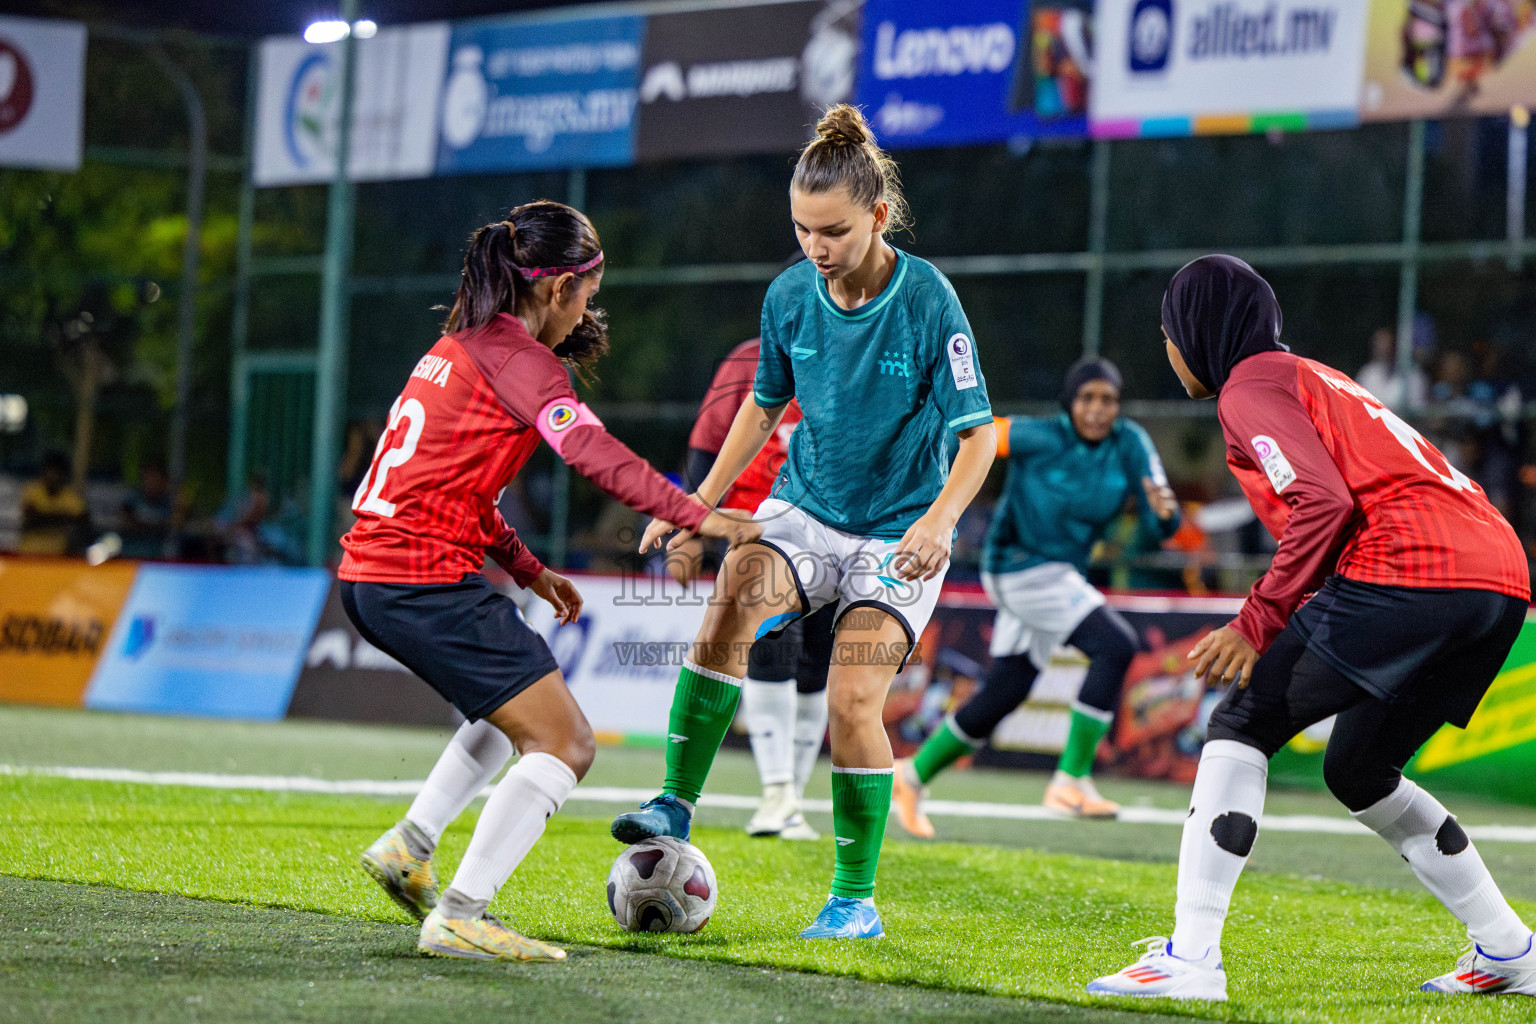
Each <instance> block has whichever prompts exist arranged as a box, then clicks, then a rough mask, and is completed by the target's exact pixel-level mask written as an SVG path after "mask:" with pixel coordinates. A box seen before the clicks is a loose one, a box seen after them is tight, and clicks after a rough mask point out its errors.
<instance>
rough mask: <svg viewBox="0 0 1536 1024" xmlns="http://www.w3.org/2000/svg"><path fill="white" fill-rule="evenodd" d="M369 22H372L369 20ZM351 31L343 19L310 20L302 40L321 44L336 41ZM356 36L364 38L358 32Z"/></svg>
mask: <svg viewBox="0 0 1536 1024" xmlns="http://www.w3.org/2000/svg"><path fill="white" fill-rule="evenodd" d="M369 24H372V22H370V23H369ZM351 32H352V27H351V26H350V25H348V24H347V23H346V22H345V21H337V20H329V21H315V22H311V23H310V25H309V27H308V28H306V29H305V30H304V41H305V42H306V43H314V44H316V45H323V44H325V43H338V42H340V41H341V40H343V39H345V38H347V36H348V35H350V34H351ZM358 38H360V39H361V38H364V37H363V36H362V35H361V34H359V36H358Z"/></svg>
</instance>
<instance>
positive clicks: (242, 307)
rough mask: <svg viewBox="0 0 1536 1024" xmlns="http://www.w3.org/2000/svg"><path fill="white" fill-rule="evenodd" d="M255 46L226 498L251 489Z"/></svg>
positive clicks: (233, 316) (248, 94)
mask: <svg viewBox="0 0 1536 1024" xmlns="http://www.w3.org/2000/svg"><path fill="white" fill-rule="evenodd" d="M257 52H258V51H257V49H256V46H255V44H252V46H251V47H250V48H249V49H248V50H247V51H246V53H247V60H249V61H250V63H249V65H248V67H247V71H246V76H245V79H246V86H245V90H246V91H245V170H244V172H243V173H242V175H241V177H240V221H239V228H238V233H237V235H236V238H235V301H234V309H233V310H232V311H231V313H230V323H229V348H230V359H229V375H230V380H229V465H228V466H226V467H225V499H226V500H228V499H230V498H233V497H234V496H235V495H237V494H239V493H240V491H241V489H242V488H243V487H245V470H246V466H245V460H246V452H247V451H248V445H249V438H248V437H247V436H246V435H247V431H249V429H250V425H249V424H250V410H251V377H250V367H249V366H248V365H247V364H246V360H245V349H246V345H247V343H248V342H249V341H250V335H251V236H252V234H253V233H254V232H255V224H256V183H255V181H254V179H253V178H252V177H251V175H252V171H253V169H254V167H255V161H256V90H257V88H258V85H259V83H260V80H261V76H260V73H259V70H258V60H257Z"/></svg>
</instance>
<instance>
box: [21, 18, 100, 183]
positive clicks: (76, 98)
mask: <svg viewBox="0 0 1536 1024" xmlns="http://www.w3.org/2000/svg"><path fill="white" fill-rule="evenodd" d="M84 109H85V26H84V25H80V24H76V23H75V22H72V21H43V20H41V19H38V18H12V17H0V167H35V168H38V169H39V170H47V171H74V170H78V169H79V167H80V153H81V145H82V144H81V127H80V125H81V121H82V119H83V116H84Z"/></svg>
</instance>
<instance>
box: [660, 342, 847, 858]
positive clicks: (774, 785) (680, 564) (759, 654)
mask: <svg viewBox="0 0 1536 1024" xmlns="http://www.w3.org/2000/svg"><path fill="white" fill-rule="evenodd" d="M759 344H760V340H759V339H757V338H753V339H752V340H751V341H744V342H742V343H741V344H740V345H737V346H736V347H735V348H733V349H731V351H730V353H729V354H727V355H726V357H725V359H723V360H722V361H721V363H720V365H719V367H717V368H716V369H715V376H714V379H713V380H711V381H710V384H709V391H708V392H707V393H706V394H705V396H704V401H703V402H702V403H700V406H699V416H698V419H697V420H695V421H694V424H693V430H692V431H691V432H690V433H689V435H688V465H687V477H688V481H687V482H688V486H689V489H690V490H695V491H696V490H697V489H698V487H699V485H700V484H702V483H703V482H704V480H705V478H706V477H708V476H709V471H710V470H711V469H712V468H714V465H715V459H716V457H717V456H719V454H720V449H721V447H722V446H724V444H725V439H726V436H727V435H728V434H729V433H730V431H731V424H732V423H734V422H735V420H736V414H737V413H738V412H740V411H741V407H742V404H743V403H745V402H747V401H750V400H751V398H752V381H753V378H754V377H755V376H756V375H757V356H758V346H759ZM800 416H801V413H800V403H799V402H796V401H794V400H791V401H790V403H789V405H788V406H786V407H785V409H784V418H783V419H781V420H780V421H779V425H778V426H777V427H776V428H774V431H773V433H771V434H769V435H768V440H767V441H766V442H765V443H764V445H763V450H762V451H760V452H758V453H757V456H756V457H755V458H753V460H752V461H751V463H749V464H748V466H747V468H746V469H745V470H744V471H743V472H742V474H741V476H739V477H737V478H736V482H735V483H733V484H732V485H731V487H730V489H729V490H727V491H726V492H725V496H724V497H723V498H721V499H720V507H721V508H729V509H741V510H743V511H745V512H747V513H752V512H756V511H757V507H758V506H759V505H761V504H762V503H763V499H765V498H767V497H768V493H769V492H770V491H771V490H772V489H773V484H774V481H775V480H777V479H778V476H779V470H780V469H781V468H782V467H783V465H784V460H785V459H786V458H787V457H788V455H789V438H790V435H791V434H793V433H794V430H795V424H797V423H799V422H800ZM703 553H704V552H703V545H702V544H701V543H700V542H699V541H698V540H689V541H688V542H687V544H685V545H682V546H680V549H679V550H675V551H673V552H671V553H670V554H669V555H668V558H667V566H668V568H669V569H670V570H671V571H672V574H673V576H674V577H675V578H677V580H678V582H679V583H687V582H688V581H690V580H692V579H693V578H695V577H696V576H697V575H698V574H699V572H700V571H701V569H702V563H703V557H702V556H703ZM835 614H836V609H835V608H832V607H830V606H829V607H826V608H822V609H819V610H818V611H815V612H813V613H811V614H810V615H808V616H806V617H805V618H804V619H796V620H795V621H794V622H792V623H790V624H789V625H788V626H786V627H785V628H784V630H783V631H782V632H780V633H777V634H770V635H768V636H765V637H762V638H761V639H759V640H757V641H756V642H754V643H753V644H752V649H751V651H750V652H748V655H747V674H746V676H745V677H744V678H743V679H742V681H741V709H742V713H743V715H744V717H745V718H746V722H747V733H748V736H749V737H750V738H751V742H752V756H753V758H754V759H755V760H756V761H757V775H758V779H759V781H761V783H762V786H763V796H762V799H761V800H760V801H759V802H758V805H757V811H756V812H755V813H754V814H753V815H752V818H751V820H749V821H748V822H747V824H746V830H747V833H748V834H749V835H754V836H778V837H779V838H780V839H817V838H819V835H818V833H817V832H816V830H815V829H814V828H812V827H811V826H810V825H809V824H807V823H806V820H805V814H804V813H803V812H802V811H801V809H800V802H801V800H802V799H804V797H805V785H806V783H807V782H808V781H809V780H810V777H811V771H812V770H813V769H814V768H815V766H816V758H817V755H819V754H820V753H821V744H822V740H823V738H824V737H825V736H826V732H827V697H826V691H827V667H828V663H829V662H830V661H831V658H832V647H833V633H832V630H833V626H834V625H835V624H836V620H835V618H834V616H835Z"/></svg>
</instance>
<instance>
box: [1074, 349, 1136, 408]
mask: <svg viewBox="0 0 1536 1024" xmlns="http://www.w3.org/2000/svg"><path fill="white" fill-rule="evenodd" d="M1094 380H1104V381H1108V382H1109V384H1110V386H1111V387H1113V388H1114V389H1115V390H1116V391H1120V390H1122V385H1121V380H1120V368H1119V367H1118V366H1116V365H1115V364H1114V363H1112V362H1110V361H1109V360H1108V359H1103V358H1101V357H1099V356H1084V357H1083V358H1081V359H1079V360H1078V361H1077V362H1075V363H1073V364H1072V366H1071V367H1070V368H1069V369H1068V370H1067V379H1066V381H1065V382H1064V383H1063V384H1062V385H1061V396H1060V400H1061V407H1062V408H1063V409H1065V410H1067V412H1069V413H1070V412H1071V411H1072V403H1073V401H1075V400H1076V399H1077V393H1078V392H1079V391H1081V390H1082V389H1083V385H1084V384H1087V383H1088V382H1089V381H1094Z"/></svg>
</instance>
